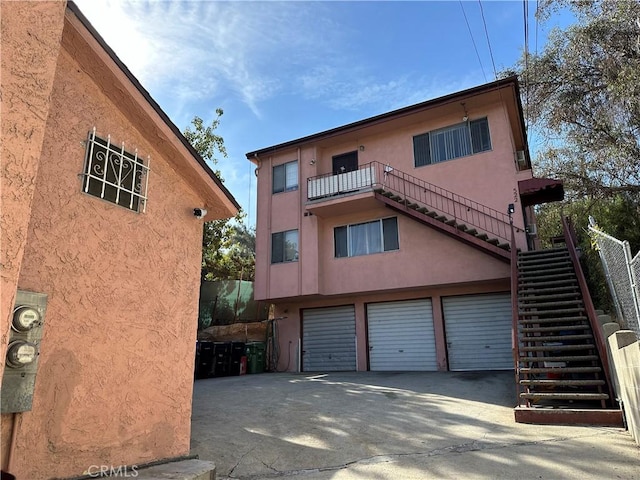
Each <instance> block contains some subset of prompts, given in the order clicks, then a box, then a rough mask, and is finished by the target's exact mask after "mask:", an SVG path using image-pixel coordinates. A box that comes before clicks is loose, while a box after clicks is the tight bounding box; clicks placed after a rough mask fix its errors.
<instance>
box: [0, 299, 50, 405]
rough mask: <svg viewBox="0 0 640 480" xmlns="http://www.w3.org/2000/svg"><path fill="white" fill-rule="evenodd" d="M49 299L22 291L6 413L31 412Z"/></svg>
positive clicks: (7, 374)
mask: <svg viewBox="0 0 640 480" xmlns="http://www.w3.org/2000/svg"><path fill="white" fill-rule="evenodd" d="M46 309H47V296H46V295H45V294H43V293H34V292H26V291H22V290H18V293H17V295H16V303H15V305H14V307H13V315H12V317H11V333H10V336H9V345H8V347H7V357H6V358H5V366H4V375H3V377H2V396H1V399H0V404H1V409H0V410H1V411H2V413H12V412H26V411H29V410H31V404H32V402H33V390H34V388H35V384H36V373H37V372H38V356H39V355H40V342H41V340H42V329H43V326H44V314H45V311H46Z"/></svg>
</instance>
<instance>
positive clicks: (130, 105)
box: [62, 1, 240, 220]
mask: <svg viewBox="0 0 640 480" xmlns="http://www.w3.org/2000/svg"><path fill="white" fill-rule="evenodd" d="M62 45H63V48H65V50H66V51H67V52H70V53H71V54H72V56H73V58H74V59H75V60H76V61H77V62H79V63H80V64H81V65H82V68H83V71H84V72H86V73H87V75H89V76H90V77H91V78H92V80H93V81H94V82H95V83H96V84H97V85H98V86H99V87H100V88H101V89H102V91H103V92H104V94H105V95H106V96H107V97H109V98H110V99H111V101H112V102H113V103H114V104H115V105H119V106H126V108H123V107H121V109H123V114H125V115H126V116H127V118H128V119H129V120H130V121H131V122H132V123H134V124H135V125H136V129H137V130H138V131H139V132H140V133H141V134H142V135H144V136H145V137H146V138H147V139H148V140H149V142H150V143H151V144H153V145H154V147H155V148H156V149H157V150H158V151H159V152H160V153H161V154H162V157H163V159H165V160H166V161H167V162H168V163H169V164H170V165H171V166H172V167H173V168H174V169H175V171H176V172H177V173H178V175H180V176H181V177H182V178H183V179H184V180H185V182H186V183H188V184H189V185H190V186H191V188H193V190H194V191H195V192H196V193H197V194H198V196H200V197H201V198H202V200H203V205H198V206H200V207H204V208H206V210H207V216H206V217H205V218H204V220H217V219H222V218H229V217H232V216H234V215H235V214H236V213H237V212H238V210H239V209H240V205H239V204H238V202H237V201H236V200H235V198H234V197H233V196H232V195H231V193H230V192H229V191H228V190H227V188H226V187H225V186H224V184H223V183H222V182H221V181H220V179H219V178H218V177H217V175H216V174H215V173H214V172H213V170H212V169H211V168H210V167H209V166H208V165H207V163H206V162H205V160H204V159H203V158H202V157H201V156H200V155H199V154H198V152H197V151H196V150H195V149H194V148H193V146H192V145H191V144H190V143H189V142H188V140H187V139H186V138H185V137H184V136H183V135H182V132H180V130H179V129H178V127H176V125H175V124H174V123H173V122H172V121H171V120H170V119H169V117H168V116H167V114H166V113H165V112H164V111H162V109H161V108H160V106H159V105H158V104H157V103H156V101H155V100H153V98H151V95H149V92H147V91H146V90H145V89H144V87H143V86H142V85H141V84H140V82H139V81H138V80H137V79H136V77H135V76H134V75H133V74H132V73H131V72H130V71H129V69H128V68H127V67H126V65H125V64H124V63H122V61H121V60H120V59H119V58H118V56H117V55H116V54H115V52H114V51H113V50H112V49H111V48H110V47H109V46H108V45H107V44H106V42H105V41H104V39H103V38H102V37H101V36H100V34H99V33H98V32H97V31H96V30H95V28H93V26H92V25H91V23H89V21H88V20H87V18H86V17H85V16H84V15H83V14H82V12H81V11H80V9H79V8H78V6H77V5H76V4H75V3H74V2H72V1H70V2H68V4H67V11H66V14H65V25H64V31H63V36H62ZM93 126H94V125H88V126H87V128H88V129H89V128H91V127H93ZM194 206H195V205H194Z"/></svg>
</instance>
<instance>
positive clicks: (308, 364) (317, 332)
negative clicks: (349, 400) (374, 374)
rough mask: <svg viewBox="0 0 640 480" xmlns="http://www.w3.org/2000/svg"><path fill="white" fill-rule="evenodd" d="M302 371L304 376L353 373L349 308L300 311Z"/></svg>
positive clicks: (352, 313) (353, 346)
mask: <svg viewBox="0 0 640 480" xmlns="http://www.w3.org/2000/svg"><path fill="white" fill-rule="evenodd" d="M302 368H303V370H304V371H305V372H329V371H332V372H336V371H353V370H355V369H356V314H355V308H354V306H353V305H347V306H343V307H329V308H308V309H305V310H303V311H302Z"/></svg>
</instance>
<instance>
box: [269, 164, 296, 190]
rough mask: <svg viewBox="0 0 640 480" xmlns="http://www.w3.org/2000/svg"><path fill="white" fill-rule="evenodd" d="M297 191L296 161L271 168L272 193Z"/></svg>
mask: <svg viewBox="0 0 640 480" xmlns="http://www.w3.org/2000/svg"><path fill="white" fill-rule="evenodd" d="M297 189H298V161H297V160H294V161H293V162H288V163H283V164H282V165H276V166H275V167H273V193H280V192H288V191H291V190H297Z"/></svg>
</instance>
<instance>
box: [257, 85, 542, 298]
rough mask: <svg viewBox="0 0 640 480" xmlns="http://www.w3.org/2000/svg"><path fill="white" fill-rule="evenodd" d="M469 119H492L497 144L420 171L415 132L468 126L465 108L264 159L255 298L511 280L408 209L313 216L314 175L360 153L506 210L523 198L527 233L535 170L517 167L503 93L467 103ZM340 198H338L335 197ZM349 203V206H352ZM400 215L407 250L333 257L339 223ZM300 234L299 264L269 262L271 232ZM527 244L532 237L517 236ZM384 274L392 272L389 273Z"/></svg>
mask: <svg viewBox="0 0 640 480" xmlns="http://www.w3.org/2000/svg"><path fill="white" fill-rule="evenodd" d="M467 113H468V115H469V116H470V118H482V117H485V116H486V117H487V118H488V121H489V128H490V133H491V146H492V149H491V150H490V151H487V152H483V153H480V154H475V155H470V156H467V157H462V158H457V159H454V160H450V161H446V162H441V163H437V164H433V165H427V166H423V167H418V168H416V167H415V166H414V154H413V140H412V139H413V136H415V135H418V134H422V133H425V132H427V131H430V130H433V129H437V128H441V127H445V126H448V125H453V124H456V123H459V122H460V121H461V117H462V109H461V107H460V105H459V104H453V105H445V106H443V107H438V108H435V109H433V110H431V111H428V112H420V113H419V114H416V115H413V116H411V117H406V118H402V119H400V120H393V121H389V122H388V125H385V127H384V128H383V127H381V126H380V125H374V126H372V127H367V128H362V129H361V130H359V131H358V132H357V134H353V133H349V134H345V135H336V136H334V137H332V138H329V139H323V140H321V141H317V142H315V143H309V144H307V145H302V146H301V147H300V148H289V149H285V150H283V151H280V152H276V153H274V154H273V155H271V156H268V157H265V158H261V159H260V161H261V164H260V169H259V173H258V200H257V205H258V215H257V219H258V220H257V225H256V227H257V228H256V243H257V245H256V287H255V295H256V299H271V300H277V299H286V298H290V297H295V296H299V295H334V294H340V293H348V292H365V291H375V290H386V289H398V288H415V287H419V286H424V285H431V286H436V285H447V284H451V283H462V282H473V281H486V280H492V279H493V280H495V279H501V278H508V277H509V273H510V272H509V269H508V266H507V265H506V264H505V263H504V262H500V261H498V260H495V259H494V258H492V257H489V256H488V255H486V254H484V253H482V252H480V251H479V250H477V249H474V248H473V247H470V246H467V245H465V244H463V243H461V242H458V241H456V240H454V239H451V238H450V237H447V236H445V235H443V234H441V233H439V232H437V231H435V230H433V229H431V228H429V227H426V226H423V225H421V224H418V223H417V222H415V221H413V220H409V219H408V218H407V217H404V216H403V215H400V214H395V213H394V212H393V211H391V210H389V209H385V208H384V207H382V204H381V203H379V204H378V205H379V206H380V208H375V207H374V208H367V209H361V210H360V211H357V210H358V209H355V210H356V211H355V212H354V213H349V214H341V212H340V210H339V208H335V209H334V212H335V213H334V215H326V216H324V217H316V216H305V215H304V212H305V210H306V203H307V179H308V178H310V177H313V176H316V175H322V174H327V173H330V172H331V171H332V157H333V156H335V155H339V154H342V153H346V152H350V151H357V153H358V162H359V165H364V164H367V163H369V162H372V161H376V162H381V163H384V164H387V163H388V164H390V165H391V166H392V167H393V168H394V169H396V170H400V171H402V172H405V173H408V174H410V175H413V176H416V177H419V178H422V179H423V180H426V181H428V182H431V183H433V184H435V185H437V186H439V187H442V188H445V189H448V190H451V191H453V192H455V193H458V194H460V195H463V196H465V197H468V198H470V199H472V200H474V201H477V202H479V203H481V204H483V205H486V206H489V207H491V208H494V209H495V210H497V211H499V212H504V213H506V210H507V205H508V204H509V203H515V205H516V211H515V214H514V224H515V225H516V226H517V227H519V228H521V229H522V231H523V230H524V227H525V224H524V218H523V214H522V208H520V206H519V203H518V202H519V194H518V184H517V182H518V180H521V179H523V178H530V177H531V171H530V170H527V171H525V172H517V169H516V165H515V159H514V152H515V144H514V139H513V136H512V132H511V126H510V122H509V118H508V113H507V111H506V109H505V107H504V106H503V104H502V103H501V101H500V97H499V96H498V95H496V94H495V92H494V93H492V94H489V95H487V96H486V99H485V100H484V101H483V100H481V99H476V100H475V101H474V102H471V103H470V104H469V105H468V107H467ZM295 159H299V162H298V164H299V186H298V189H297V190H294V191H290V192H282V193H276V194H272V186H271V185H272V175H273V170H272V169H273V166H274V165H280V164H282V163H286V162H290V161H292V160H295ZM334 201H339V200H334ZM348 201H349V200H348V199H344V204H348ZM392 215H397V216H398V221H399V236H400V250H399V251H397V252H386V253H384V254H376V255H367V256H363V257H354V258H341V259H336V258H334V246H333V242H334V237H333V228H334V227H336V226H339V225H346V224H349V223H357V222H363V221H369V220H375V219H377V218H382V217H384V216H392ZM290 229H298V230H299V251H300V259H299V261H298V262H292V263H289V264H276V265H271V264H270V258H271V253H270V242H271V234H272V233H274V232H280V231H284V230H290ZM517 244H518V247H519V248H526V238H525V234H524V233H523V232H522V233H520V234H519V235H518V237H517ZM382 271H384V275H382V274H381V272H382Z"/></svg>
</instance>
